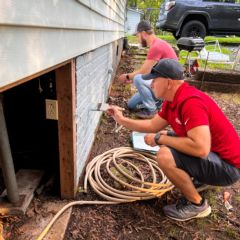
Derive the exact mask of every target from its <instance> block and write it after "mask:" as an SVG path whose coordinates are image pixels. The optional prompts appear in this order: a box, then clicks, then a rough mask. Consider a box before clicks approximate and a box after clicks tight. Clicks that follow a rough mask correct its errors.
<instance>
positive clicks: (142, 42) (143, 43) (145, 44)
mask: <svg viewBox="0 0 240 240" xmlns="http://www.w3.org/2000/svg"><path fill="white" fill-rule="evenodd" d="M141 45H142V47H147V41H146V40H144V39H143V38H141Z"/></svg>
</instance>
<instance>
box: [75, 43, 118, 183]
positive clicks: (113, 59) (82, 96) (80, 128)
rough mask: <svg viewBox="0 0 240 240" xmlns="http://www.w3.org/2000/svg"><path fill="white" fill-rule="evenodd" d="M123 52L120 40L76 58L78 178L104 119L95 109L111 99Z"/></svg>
mask: <svg viewBox="0 0 240 240" xmlns="http://www.w3.org/2000/svg"><path fill="white" fill-rule="evenodd" d="M121 51H122V40H119V41H116V42H113V43H111V44H107V45H105V46H103V47H100V48H97V49H96V50H94V51H91V52H88V53H86V54H83V55H81V56H79V57H77V58H76V81H77V87H76V89H77V94H76V99H77V109H76V118H77V119H76V124H77V164H76V165H77V179H79V177H80V176H81V174H82V171H83V168H84V166H85V164H86V161H87V160H88V156H89V153H90V150H91V147H92V144H93V141H94V138H95V133H96V130H97V127H98V123H99V120H100V117H101V112H97V111H92V110H93V109H94V108H96V106H97V103H101V102H106V100H107V98H108V90H109V87H110V84H111V80H112V79H113V77H114V75H115V72H116V68H117V65H118V63H119V60H120V53H121Z"/></svg>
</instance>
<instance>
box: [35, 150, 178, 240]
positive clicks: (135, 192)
mask: <svg viewBox="0 0 240 240" xmlns="http://www.w3.org/2000/svg"><path fill="white" fill-rule="evenodd" d="M131 159H134V161H131ZM133 162H134V163H135V162H139V163H140V164H144V165H146V166H148V168H149V172H150V174H151V179H152V181H151V182H147V181H145V180H144V174H143V173H142V172H141V170H140V169H139V164H134V163H133ZM122 164H124V165H126V166H129V168H131V169H134V172H135V175H137V176H138V177H135V175H134V176H133V175H130V174H129V173H127V172H126V171H124V170H123V169H122V168H121V166H122ZM110 166H113V167H114V169H116V170H117V171H118V173H119V174H120V175H121V176H123V178H121V177H119V174H114V173H113V171H112V170H111V167H110ZM103 167H104V168H106V171H107V173H108V174H109V176H110V177H111V178H112V179H113V180H114V181H116V182H118V183H119V184H121V185H122V186H124V188H125V189H126V190H125V189H124V190H122V189H116V188H114V187H112V186H111V185H110V184H108V183H107V181H106V180H104V178H103V177H102V171H101V170H102V169H103ZM123 179H124V180H125V179H126V181H124V180H123ZM157 179H160V180H157ZM129 181H131V183H129ZM88 182H89V184H90V185H91V187H92V188H93V190H94V191H95V192H96V193H97V194H98V195H99V196H101V197H102V198H103V199H106V200H108V201H74V202H71V203H69V204H67V205H65V206H64V207H63V208H62V209H61V210H60V211H59V212H58V213H57V214H56V215H55V216H54V217H53V219H52V220H51V222H50V223H49V224H48V225H47V227H46V228H45V229H44V230H43V232H42V233H41V235H40V236H39V237H38V238H37V240H42V239H43V238H44V236H45V235H46V234H47V232H48V231H49V229H50V228H51V227H52V225H53V224H54V222H55V221H56V220H57V219H58V218H59V216H60V215H61V214H62V213H63V212H64V211H65V210H67V209H68V208H69V207H71V206H74V205H86V204H88V205H89V204H119V203H124V202H125V203H126V202H133V201H137V200H147V199H152V198H155V197H160V196H162V195H163V194H164V193H166V192H167V191H169V190H171V189H172V188H173V185H172V184H171V182H170V181H169V180H168V179H167V178H166V176H165V175H164V174H163V172H162V170H161V169H160V168H159V167H158V165H157V162H156V156H155V155H153V154H149V153H145V152H141V153H140V152H136V151H134V150H133V149H132V148H129V147H120V148H114V149H111V150H109V151H107V152H105V153H103V154H101V155H98V156H97V157H95V158H94V159H93V160H92V161H91V162H89V164H88V165H87V167H86V175H85V178H84V189H85V191H86V192H87V183H88ZM132 182H133V183H134V184H133V183H132Z"/></svg>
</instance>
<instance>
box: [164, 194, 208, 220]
mask: <svg viewBox="0 0 240 240" xmlns="http://www.w3.org/2000/svg"><path fill="white" fill-rule="evenodd" d="M163 212H164V214H165V215H166V216H167V217H169V218H171V219H174V220H177V221H187V220H190V219H192V218H203V217H206V216H208V215H209V214H210V213H211V207H210V206H209V205H208V202H207V200H206V199H205V200H204V202H203V204H202V205H201V206H196V205H194V204H192V203H191V202H189V201H188V200H186V199H185V198H182V199H180V200H179V202H178V203H177V204H172V205H167V206H165V207H163Z"/></svg>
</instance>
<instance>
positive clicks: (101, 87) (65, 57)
mask: <svg viewBox="0 0 240 240" xmlns="http://www.w3.org/2000/svg"><path fill="white" fill-rule="evenodd" d="M126 2H127V1H126V0H41V1H40V0H35V1H33V0H24V1H20V0H0V8H1V13H0V35H1V38H0V66H1V67H0V95H1V104H2V108H3V112H2V113H1V112H0V115H1V114H2V117H4V118H3V119H4V120H5V123H6V129H7V135H8V139H7V141H8V142H9V145H10V151H11V155H12V161H13V165H14V168H15V171H16V172H17V171H18V170H19V169H22V168H24V169H28V168H31V169H33V168H37V169H42V170H43V171H44V172H45V173H49V174H52V173H54V174H55V175H56V176H57V178H58V179H59V189H60V191H59V193H60V195H61V197H62V198H73V197H74V196H75V194H76V191H77V186H78V181H79V178H80V176H81V175H82V174H83V169H84V166H85V164H86V161H87V160H88V156H89V153H90V151H91V147H92V144H93V141H94V138H95V132H96V129H97V126H98V123H99V120H100V117H101V113H99V112H96V111H91V109H92V108H94V107H95V106H96V104H97V103H99V102H105V101H106V100H107V98H108V90H109V87H110V85H111V81H112V80H113V78H114V75H115V72H116V68H117V66H118V63H119V61H120V57H121V52H122V45H123V37H124V26H125V15H126ZM1 127H2V128H4V124H3V125H2V126H0V128H1ZM0 138H2V139H0V140H2V141H4V142H5V143H6V136H3V135H1V133H0ZM1 151H2V154H1ZM1 156H3V158H4V156H6V154H5V155H4V149H2V148H0V157H1ZM5 160H6V159H5ZM7 161H8V160H6V162H7Z"/></svg>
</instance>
